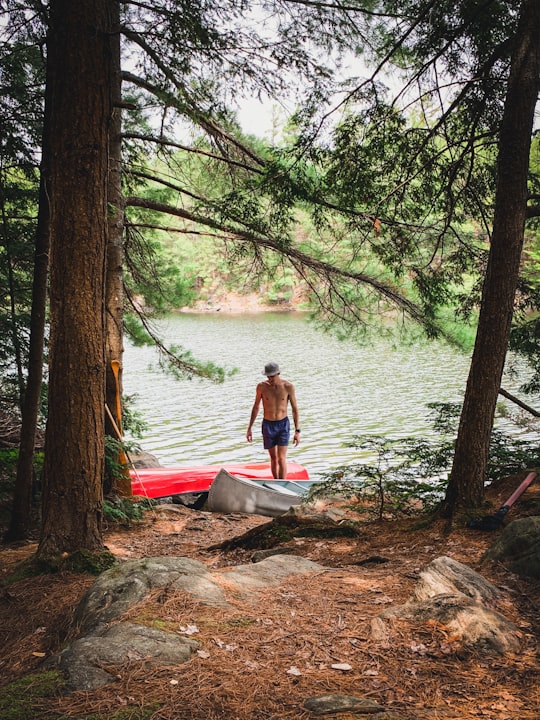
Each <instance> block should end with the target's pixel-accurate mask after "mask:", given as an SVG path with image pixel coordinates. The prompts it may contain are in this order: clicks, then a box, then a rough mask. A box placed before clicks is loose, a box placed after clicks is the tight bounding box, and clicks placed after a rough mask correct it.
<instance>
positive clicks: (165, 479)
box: [130, 462, 309, 498]
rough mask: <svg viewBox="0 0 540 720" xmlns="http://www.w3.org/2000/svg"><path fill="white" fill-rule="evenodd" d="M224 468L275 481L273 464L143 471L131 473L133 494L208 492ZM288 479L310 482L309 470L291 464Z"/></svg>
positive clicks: (253, 477)
mask: <svg viewBox="0 0 540 720" xmlns="http://www.w3.org/2000/svg"><path fill="white" fill-rule="evenodd" d="M222 468H223V469H225V470H226V471H227V472H228V473H230V474H231V475H234V476H236V477H239V478H247V479H250V480H271V479H272V471H271V469H270V463H247V464H246V463H244V464H234V463H232V464H226V465H196V466H193V467H157V468H141V469H137V470H130V475H131V490H132V492H133V495H138V496H142V497H147V498H162V497H169V496H171V495H185V494H191V493H192V494H198V493H203V492H208V490H209V489H210V485H211V484H212V481H213V480H214V478H215V477H216V475H217V474H218V473H219V471H220V470H221V469H222ZM287 480H293V481H300V482H302V481H308V480H309V474H308V471H307V470H306V468H305V467H304V466H303V465H299V464H298V463H294V462H288V463H287Z"/></svg>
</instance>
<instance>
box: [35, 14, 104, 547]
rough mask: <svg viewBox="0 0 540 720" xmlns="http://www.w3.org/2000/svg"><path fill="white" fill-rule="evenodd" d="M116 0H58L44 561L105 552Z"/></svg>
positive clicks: (50, 57) (52, 66)
mask: <svg viewBox="0 0 540 720" xmlns="http://www.w3.org/2000/svg"><path fill="white" fill-rule="evenodd" d="M110 30H111V19H110V2H109V0H78V2H73V0H51V2H50V30H49V36H48V44H47V63H48V79H49V82H50V86H51V87H50V98H51V101H50V102H51V107H50V121H51V143H50V157H49V159H48V163H47V166H48V176H49V177H48V188H49V194H50V197H49V200H50V227H51V255H50V269H51V271H50V352H49V409H48V419H47V429H46V436H45V469H44V497H43V527H42V534H41V539H40V543H39V547H38V555H39V556H42V557H43V556H51V555H56V554H58V553H63V552H68V553H69V552H74V551H76V550H78V549H90V550H95V549H100V548H101V547H102V536H101V519H102V482H103V474H104V429H105V428H104V425H105V423H104V415H105V411H104V405H105V353H104V347H105V322H104V302H105V296H104V288H105V260H106V249H107V179H108V171H109V167H108V142H109V124H110V120H111V77H110V73H111V47H110V43H111V32H110Z"/></svg>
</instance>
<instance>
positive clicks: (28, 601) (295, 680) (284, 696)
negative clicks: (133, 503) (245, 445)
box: [0, 479, 540, 720]
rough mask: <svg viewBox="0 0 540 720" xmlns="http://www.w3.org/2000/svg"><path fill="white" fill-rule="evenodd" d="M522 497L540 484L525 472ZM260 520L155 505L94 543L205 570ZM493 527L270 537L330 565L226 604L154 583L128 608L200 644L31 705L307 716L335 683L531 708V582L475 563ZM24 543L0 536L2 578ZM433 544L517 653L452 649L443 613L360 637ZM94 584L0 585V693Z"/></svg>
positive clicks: (436, 705) (44, 650) (535, 625)
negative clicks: (173, 660) (483, 588)
mask: <svg viewBox="0 0 540 720" xmlns="http://www.w3.org/2000/svg"><path fill="white" fill-rule="evenodd" d="M517 484H518V483H517V482H516V481H515V479H514V480H512V479H509V482H508V483H507V484H506V485H505V484H504V483H500V484H499V485H498V486H497V487H496V488H492V489H491V491H490V498H489V499H490V501H491V504H492V508H493V509H492V510H491V511H490V512H494V511H495V510H496V509H497V508H498V507H499V506H500V505H501V504H502V503H503V501H504V499H505V498H506V497H507V496H508V495H509V494H510V493H511V492H512V491H513V490H514V489H515V487H516V486H517ZM526 496H527V497H528V498H529V499H530V498H531V497H535V498H539V497H540V488H539V487H538V484H537V483H536V482H535V483H533V486H531V488H529V489H528V490H527V493H526ZM523 497H525V496H523ZM527 507H528V505H527V503H525V502H522V501H520V502H519V503H518V504H517V505H516V506H515V507H514V508H513V509H512V512H511V517H510V516H508V518H507V521H508V522H509V521H510V520H511V519H515V518H516V517H519V516H520V515H523V514H527ZM265 522H268V518H262V517H258V516H248V515H231V516H224V515H217V514H211V513H207V512H204V511H198V510H190V509H188V508H184V507H182V506H178V505H174V506H158V507H157V508H156V509H155V510H152V511H149V512H148V514H147V516H146V518H145V520H144V521H142V522H141V523H139V524H136V525H134V526H133V527H131V528H118V527H110V528H108V529H107V531H106V534H105V542H106V545H107V547H108V548H109V549H110V550H111V551H112V552H113V553H114V554H115V555H117V556H118V557H119V558H125V559H133V558H143V557H153V556H162V555H167V556H171V555H173V556H185V557H190V558H195V559H197V560H200V561H202V562H203V563H205V564H206V565H207V566H208V567H209V568H210V569H213V568H218V567H224V566H231V565H238V564H243V563H249V562H251V555H252V551H245V550H234V551H231V552H224V551H223V550H218V549H209V548H210V546H211V545H213V544H216V543H219V542H220V541H222V540H225V539H229V538H233V537H235V536H238V535H240V534H241V533H243V532H245V531H246V530H247V529H249V528H253V527H255V526H257V525H260V524H262V523H265ZM501 531H502V530H497V531H495V532H491V533H489V532H480V531H474V530H468V529H462V530H456V531H453V532H452V533H450V534H448V533H446V532H445V526H444V524H443V522H442V521H437V522H436V523H433V524H431V525H429V526H427V527H422V528H420V527H419V526H418V523H417V521H416V520H414V521H413V520H400V521H392V522H385V523H372V524H365V525H364V526H363V530H362V534H361V535H360V537H358V538H354V539H350V538H346V539H344V538H339V539H320V538H296V539H294V540H291V541H289V542H287V543H284V545H283V547H286V548H293V550H294V553H295V554H298V555H301V556H303V557H306V558H309V559H311V560H313V561H316V562H318V563H320V564H322V565H324V566H326V567H328V568H330V569H331V570H330V571H329V572H320V573H316V574H314V575H310V576H309V577H305V576H301V577H296V578H293V579H291V580H289V581H287V582H285V583H284V584H282V585H281V586H280V587H279V588H273V589H267V590H264V591H261V592H257V593H254V595H253V599H252V601H246V600H245V599H244V600H242V599H241V598H240V597H235V596H234V595H233V594H231V595H230V597H229V600H230V602H231V603H232V604H233V606H234V609H233V610H232V611H231V610H228V611H225V610H221V609H219V610H218V609H216V608H209V607H205V606H202V605H200V604H197V603H195V602H194V601H193V600H192V599H191V598H190V597H189V596H187V595H186V594H183V593H181V592H179V591H178V592H170V591H163V590H161V591H155V593H154V594H153V595H151V596H150V597H149V598H147V600H146V601H145V602H143V603H141V604H140V605H138V606H137V607H136V608H134V609H132V610H131V611H130V613H129V615H130V618H131V619H133V620H135V621H137V622H143V623H146V624H150V625H152V626H153V627H158V628H161V629H166V630H169V631H175V632H178V633H180V634H186V635H190V637H192V639H195V640H197V641H198V642H199V643H200V648H199V651H198V652H197V653H196V654H195V655H193V657H192V659H191V660H189V661H188V662H187V663H185V664H184V665H181V666H176V667H172V668H171V667H168V668H158V669H152V670H150V669H148V668H147V667H145V665H144V663H143V662H141V661H138V660H137V661H135V660H130V659H126V663H125V664H124V665H122V666H121V667H117V668H114V672H115V675H116V677H117V682H115V683H114V684H113V685H111V686H108V687H107V688H104V689H101V690H99V691H95V692H92V693H87V692H76V693H71V694H69V695H66V696H63V697H55V698H52V699H49V700H48V701H47V704H46V706H44V707H43V708H42V709H41V710H40V711H39V714H38V715H36V716H35V717H36V718H38V719H40V718H43V720H45V718H59V717H61V718H79V719H80V718H90V717H91V718H92V720H93V719H94V718H99V719H100V720H101V719H103V720H105V719H112V718H114V719H115V720H116V718H117V717H120V716H119V715H117V714H115V713H118V712H119V711H120V710H122V709H124V710H125V711H126V714H122V715H121V717H122V718H128V717H129V718H153V719H154V720H158V719H159V720H169V719H170V720H172V719H178V720H179V719H184V718H185V719H186V720H187V719H189V720H203V719H204V720H214V719H217V718H220V719H226V720H277V719H278V718H279V719H281V718H284V719H285V718H287V719H288V718H290V719H292V718H294V719H295V720H308V718H313V717H314V716H313V715H312V714H311V713H310V712H309V711H307V710H306V709H305V708H304V702H305V700H306V699H307V698H310V697H314V696H319V695H325V694H329V693H341V694H347V695H354V696H357V697H363V698H369V699H371V700H374V701H376V702H377V703H379V704H380V705H382V706H384V708H385V714H380V715H378V716H375V717H379V718H381V720H382V718H384V719H385V720H386V719H390V718H391V719H392V720H394V719H398V718H399V720H413V719H414V720H424V719H426V720H427V719H430V720H431V719H433V720H436V719H440V720H443V719H444V720H469V719H473V718H474V719H481V720H495V719H496V720H510V719H511V720H518V719H519V720H538V718H540V692H539V688H540V672H539V663H538V659H539V640H540V622H539V620H540V583H539V582H537V581H528V580H526V579H524V578H519V577H517V576H515V575H512V574H511V573H509V572H508V571H507V570H506V569H505V568H504V567H502V566H500V565H495V566H486V565H485V564H481V559H482V556H483V554H484V552H485V550H486V549H487V547H488V546H489V545H490V544H491V543H492V542H493V541H494V540H495V538H496V537H497V535H498V534H499V533H500V532H501ZM34 549H35V546H34V545H32V544H26V545H20V546H7V545H4V546H0V569H1V575H2V577H5V576H6V575H7V574H8V573H9V572H10V571H11V570H12V569H13V568H14V567H15V565H16V564H17V563H18V562H19V561H21V560H23V559H24V558H26V557H28V556H29V555H30V554H31V553H32V552H33V551H34ZM442 555H447V556H449V557H451V558H453V559H455V560H458V561H460V562H463V563H466V564H467V565H469V566H470V567H472V568H474V569H476V570H478V571H479V572H480V573H481V574H482V575H483V576H484V577H486V578H487V579H489V580H491V581H492V582H493V583H495V584H496V585H498V586H499V587H500V588H502V589H503V590H504V591H505V593H506V598H505V601H504V602H503V603H502V605H501V607H499V608H497V609H499V610H500V611H501V612H503V614H505V615H506V616H507V617H508V618H510V619H511V620H512V621H513V622H514V623H515V624H516V625H517V627H518V629H519V634H520V636H521V640H522V651H521V653H519V654H517V655H511V656H504V657H500V656H487V655H482V654H475V653H471V652H468V651H465V650H463V648H461V647H460V646H459V644H458V642H457V641H456V638H455V637H452V635H451V633H450V632H449V630H448V628H447V627H445V626H443V625H437V624H434V623H428V624H426V625H422V626H418V627H411V626H410V625H408V626H405V625H403V626H401V625H400V624H399V623H398V622H397V621H396V625H395V627H394V628H393V630H394V632H395V639H394V641H393V642H392V643H391V644H390V645H381V644H379V645H377V644H374V643H373V641H372V640H371V638H370V632H369V630H370V620H371V618H373V617H374V616H376V615H377V614H378V613H379V612H380V611H381V610H382V609H384V608H386V607H388V606H389V605H396V604H399V603H402V602H404V601H405V600H406V599H407V598H408V597H409V596H410V594H411V591H412V588H413V586H414V584H415V582H416V580H417V578H418V573H419V571H420V570H421V569H422V568H423V567H425V566H426V565H427V564H428V563H429V562H430V561H431V560H433V559H435V558H437V557H440V556H442ZM92 582H93V578H91V577H88V576H82V575H77V574H73V573H58V574H56V575H44V576H40V577H37V578H32V579H29V580H22V581H20V582H17V583H15V584H11V585H9V586H7V587H4V588H0V647H2V650H1V656H0V693H1V692H2V689H1V685H5V684H6V683H7V682H9V681H10V680H12V679H14V678H17V677H20V676H23V675H27V674H28V673H30V672H34V671H38V670H39V669H40V667H41V665H42V663H43V661H44V660H45V659H46V658H47V657H49V656H50V655H51V654H53V653H54V652H56V651H57V650H58V649H59V648H61V647H63V646H64V645H65V644H66V643H67V642H68V641H69V640H70V639H73V638H74V637H76V631H75V630H74V629H73V628H72V627H71V624H70V623H71V618H72V616H73V611H74V608H75V607H76V605H77V603H78V601H79V599H80V597H81V595H82V594H83V592H84V591H85V590H86V588H88V587H89V586H90V585H91V583H92ZM130 710H131V712H129V711H130ZM332 717H334V718H339V719H340V720H345V719H346V718H347V719H348V718H353V717H358V716H357V715H354V716H353V715H352V714H348V713H338V714H336V715H333V716H332ZM371 717H374V716H373V715H372V716H371ZM29 720H30V719H29Z"/></svg>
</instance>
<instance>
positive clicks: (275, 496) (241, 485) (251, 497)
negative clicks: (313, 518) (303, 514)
mask: <svg viewBox="0 0 540 720" xmlns="http://www.w3.org/2000/svg"><path fill="white" fill-rule="evenodd" d="M295 486H296V487H295ZM293 488H294V489H293ZM306 491H307V486H302V485H296V483H294V482H285V481H280V480H276V481H271V480H269V481H267V482H265V484H264V485H263V484H262V483H261V481H260V480H259V481H258V482H254V481H252V480H247V479H245V478H239V477H235V476H234V475H231V474H230V473H228V472H227V471H226V470H224V469H223V468H222V469H221V470H220V471H219V472H218V474H217V475H216V477H215V478H214V480H213V482H212V484H211V485H210V490H209V493H208V504H207V508H208V510H210V511H211V512H219V513H229V512H238V513H249V514H253V515H266V516H268V517H278V516H279V515H283V514H284V513H286V512H287V510H288V509H289V508H290V507H292V506H293V505H300V503H301V502H302V495H303V494H304V493H305V492H306Z"/></svg>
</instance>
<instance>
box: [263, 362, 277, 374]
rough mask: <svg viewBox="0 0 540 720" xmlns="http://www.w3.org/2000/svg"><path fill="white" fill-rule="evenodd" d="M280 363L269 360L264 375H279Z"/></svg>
mask: <svg viewBox="0 0 540 720" xmlns="http://www.w3.org/2000/svg"><path fill="white" fill-rule="evenodd" d="M279 373H280V370H279V365H278V364H277V363H275V362H269V363H266V365H265V366H264V370H263V373H262V374H263V375H266V377H272V376H273V375H279Z"/></svg>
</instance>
